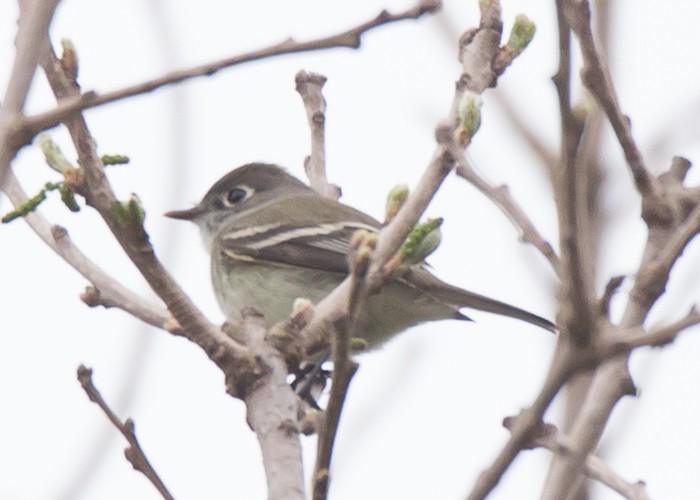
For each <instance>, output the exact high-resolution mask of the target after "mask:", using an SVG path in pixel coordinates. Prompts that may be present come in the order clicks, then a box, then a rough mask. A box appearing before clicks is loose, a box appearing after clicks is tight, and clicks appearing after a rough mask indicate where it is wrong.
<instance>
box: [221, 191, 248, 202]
mask: <svg viewBox="0 0 700 500" xmlns="http://www.w3.org/2000/svg"><path fill="white" fill-rule="evenodd" d="M247 197H248V191H246V190H245V189H243V188H240V187H236V188H233V189H232V190H231V191H229V192H228V193H227V194H226V203H227V204H229V205H235V204H236V203H240V202H241V201H243V200H245V199H246V198H247Z"/></svg>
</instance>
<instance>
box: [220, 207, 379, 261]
mask: <svg viewBox="0 0 700 500" xmlns="http://www.w3.org/2000/svg"><path fill="white" fill-rule="evenodd" d="M286 200H287V201H286V202H285V203H282V201H283V200H274V201H272V202H269V203H266V204H265V205H264V206H262V207H259V208H257V209H255V210H252V211H251V212H249V213H243V214H240V215H239V216H237V217H236V219H235V220H233V221H232V222H231V223H230V224H228V225H227V226H226V227H225V228H224V229H223V230H222V231H221V233H220V234H219V236H218V237H217V243H218V245H219V246H220V248H221V250H222V251H223V252H225V253H226V254H227V255H228V256H229V257H231V258H234V259H238V260H244V261H256V260H257V261H265V262H267V263H277V264H281V265H290V266H298V267H306V268H311V269H318V270H323V271H329V272H337V273H347V272H348V263H347V255H348V252H349V250H350V240H351V238H352V236H353V234H354V233H355V231H357V230H360V229H364V230H367V231H374V232H376V231H377V230H378V227H379V223H378V222H377V221H375V220H374V219H372V218H371V217H369V216H368V215H365V214H363V213H362V212H359V211H357V210H355V209H353V208H351V207H348V206H346V205H342V204H340V203H338V202H335V201H333V200H329V199H327V198H323V197H321V196H318V195H316V194H306V195H297V196H295V200H294V201H295V202H294V203H289V201H288V200H289V199H288V198H286ZM310 213H311V214H314V217H315V220H314V221H313V222H312V221H310V220H309V216H308V214H310Z"/></svg>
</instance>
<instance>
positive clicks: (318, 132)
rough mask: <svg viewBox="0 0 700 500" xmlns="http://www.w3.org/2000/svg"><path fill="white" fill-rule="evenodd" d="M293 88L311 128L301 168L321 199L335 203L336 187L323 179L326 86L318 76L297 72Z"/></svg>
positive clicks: (337, 189) (324, 78) (337, 193)
mask: <svg viewBox="0 0 700 500" xmlns="http://www.w3.org/2000/svg"><path fill="white" fill-rule="evenodd" d="M295 82H296V89H297V92H299V95H300V96H301V99H302V100H303V101H304V108H306V116H307V118H308V119H309V128H310V129H311V155H310V156H307V157H306V160H305V161H304V168H305V169H306V175H307V176H308V178H309V180H310V183H311V187H312V188H313V189H314V190H315V191H316V192H317V193H319V194H321V195H322V196H325V197H326V198H331V199H333V200H337V199H338V198H339V197H340V188H339V187H338V186H336V185H335V184H329V183H328V178H327V177H326V146H325V124H326V100H325V99H324V97H323V93H322V92H321V90H322V89H323V85H324V84H325V83H326V77H325V76H323V75H320V74H318V73H307V72H306V71H303V70H302V71H299V72H298V73H297V75H296V78H295Z"/></svg>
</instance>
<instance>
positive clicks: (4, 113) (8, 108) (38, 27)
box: [0, 0, 58, 190]
mask: <svg viewBox="0 0 700 500" xmlns="http://www.w3.org/2000/svg"><path fill="white" fill-rule="evenodd" d="M19 4H20V16H19V23H18V24H19V28H18V31H17V37H16V39H15V47H16V50H15V60H14V62H13V64H12V70H11V72H10V79H9V81H8V83H7V88H6V90H5V95H4V97H3V100H2V107H0V190H3V189H4V187H5V175H6V174H7V171H8V169H9V167H10V161H12V158H14V157H15V154H17V151H18V150H19V148H20V147H22V146H23V145H24V144H28V143H29V142H31V140H32V138H33V134H31V133H27V132H26V131H25V130H23V128H22V127H21V126H20V123H19V118H20V117H21V116H22V110H23V109H24V103H25V100H26V99H27V94H28V93H29V86H30V85H31V83H32V80H33V79H34V73H35V71H36V67H37V64H38V63H39V58H40V56H41V44H40V43H38V41H39V40H42V39H43V38H44V37H46V36H48V29H49V24H50V23H51V19H52V18H53V14H54V11H55V9H56V5H57V4H58V0H45V1H44V0H24V1H21V2H19Z"/></svg>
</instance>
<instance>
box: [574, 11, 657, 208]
mask: <svg viewBox="0 0 700 500" xmlns="http://www.w3.org/2000/svg"><path fill="white" fill-rule="evenodd" d="M563 13H564V16H565V18H566V24H567V25H568V26H569V27H570V28H571V30H573V32H574V33H575V34H576V36H577V38H578V40H579V45H580V47H581V52H582V54H583V70H582V71H581V78H582V80H583V82H584V84H585V85H586V87H588V89H589V90H590V91H591V94H592V95H593V96H594V97H595V98H596V100H597V101H598V102H599V103H600V105H601V107H602V108H603V111H604V112H605V114H606V115H607V117H608V120H609V121H610V124H611V125H612V127H613V130H614V131H615V135H616V136H617V140H618V142H619V143H620V146H621V147H622V150H623V152H624V154H625V158H626V160H627V164H628V166H629V168H630V172H631V173H632V176H633V177H634V182H635V185H636V187H637V190H638V191H639V193H640V194H641V195H642V200H643V203H644V205H643V215H644V216H645V217H650V216H659V214H657V213H656V210H657V209H659V208H663V207H659V206H657V205H656V203H655V202H656V201H657V199H658V198H659V196H660V186H659V185H658V181H657V180H656V178H655V177H654V176H653V175H652V174H651V173H650V172H649V169H648V168H647V167H646V165H645V164H644V159H643V158H642V154H641V152H640V151H639V148H638V147H637V144H636V142H635V140H634V138H633V137H632V130H631V127H630V120H629V118H628V117H627V116H625V115H624V114H623V113H622V110H621V109H620V104H619V102H618V99H617V95H616V93H615V88H614V86H613V84H612V81H611V79H610V74H609V71H608V69H607V67H606V66H605V64H604V63H603V61H602V59H601V57H600V55H599V54H598V50H597V49H596V45H595V41H594V39H593V32H592V30H591V12H590V5H589V3H588V1H584V0H567V1H565V2H564V8H563Z"/></svg>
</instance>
